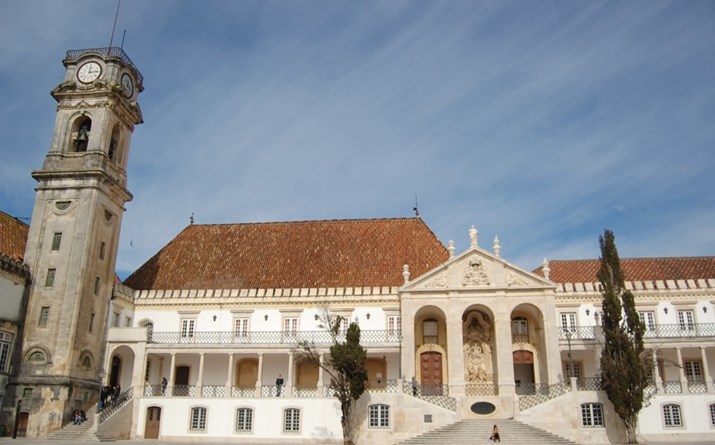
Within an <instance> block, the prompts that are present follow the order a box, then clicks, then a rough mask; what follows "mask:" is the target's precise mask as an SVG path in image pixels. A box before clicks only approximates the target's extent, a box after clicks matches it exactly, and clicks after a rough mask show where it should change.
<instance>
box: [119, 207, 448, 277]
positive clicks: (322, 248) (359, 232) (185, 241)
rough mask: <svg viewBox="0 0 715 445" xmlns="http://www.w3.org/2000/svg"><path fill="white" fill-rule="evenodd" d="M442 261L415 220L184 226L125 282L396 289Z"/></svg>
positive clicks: (442, 253) (440, 249)
mask: <svg viewBox="0 0 715 445" xmlns="http://www.w3.org/2000/svg"><path fill="white" fill-rule="evenodd" d="M448 258H449V254H448V252H447V250H446V249H445V248H444V246H443V245H442V244H441V243H440V242H439V240H438V239H437V237H436V236H435V235H434V233H432V231H431V230H430V229H429V227H427V225H426V224H425V223H424V222H423V221H422V220H421V219H419V218H397V219H362V220H331V221H301V222H277V223H256V224H221V225H190V226H188V227H186V228H185V229H184V230H183V231H182V232H181V233H179V235H178V236H177V237H176V238H174V239H173V240H172V241H171V242H170V243H169V244H167V245H166V246H165V247H164V248H163V249H161V250H160V251H159V252H158V253H157V254H156V255H154V257H153V258H151V259H150V260H149V261H147V262H146V263H145V264H144V265H143V266H141V267H140V268H139V269H138V270H137V271H136V272H134V273H133V274H132V275H130V276H129V277H128V278H127V279H126V280H125V282H124V283H125V284H126V285H128V286H129V287H131V288H133V289H135V290H145V289H254V288H266V289H270V288H284V289H285V288H321V287H325V288H327V287H367V286H370V287H374V286H400V285H402V283H403V282H404V280H403V278H402V265H403V264H409V266H410V273H411V276H412V277H416V276H419V275H421V274H423V273H424V272H427V271H428V270H430V269H432V268H434V267H436V266H437V265H439V264H441V263H443V262H444V261H446V260H447V259H448Z"/></svg>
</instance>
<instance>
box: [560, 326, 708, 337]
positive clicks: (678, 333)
mask: <svg viewBox="0 0 715 445" xmlns="http://www.w3.org/2000/svg"><path fill="white" fill-rule="evenodd" d="M598 327H599V328H600V326H598ZM569 334H570V340H571V341H574V340H595V339H596V326H573V327H571V328H563V327H561V328H559V339H560V340H566V341H568V340H569ZM712 336H715V323H678V324H652V325H646V330H645V332H644V334H643V338H645V339H648V338H682V337H712Z"/></svg>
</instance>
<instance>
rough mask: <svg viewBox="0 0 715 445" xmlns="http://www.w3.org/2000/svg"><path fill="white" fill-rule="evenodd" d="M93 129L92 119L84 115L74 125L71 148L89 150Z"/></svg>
mask: <svg viewBox="0 0 715 445" xmlns="http://www.w3.org/2000/svg"><path fill="white" fill-rule="evenodd" d="M91 131H92V119H90V118H88V117H86V116H82V117H80V118H79V119H77V120H76V121H75V122H74V124H73V125H72V144H71V145H72V146H71V150H73V151H76V152H82V151H87V146H88V145H89V135H90V132H91Z"/></svg>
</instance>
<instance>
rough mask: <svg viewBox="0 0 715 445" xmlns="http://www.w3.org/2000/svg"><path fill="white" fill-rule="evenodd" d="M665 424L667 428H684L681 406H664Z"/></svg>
mask: <svg viewBox="0 0 715 445" xmlns="http://www.w3.org/2000/svg"><path fill="white" fill-rule="evenodd" d="M663 424H664V425H665V427H666V428H680V427H682V426H683V417H682V415H681V414H680V405H676V404H674V403H670V404H668V405H663Z"/></svg>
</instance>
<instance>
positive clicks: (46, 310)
mask: <svg viewBox="0 0 715 445" xmlns="http://www.w3.org/2000/svg"><path fill="white" fill-rule="evenodd" d="M49 318H50V307H49V306H42V307H41V308H40V319H39V320H38V321H37V326H39V327H41V328H44V327H46V326H47V320H48V319H49Z"/></svg>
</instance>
